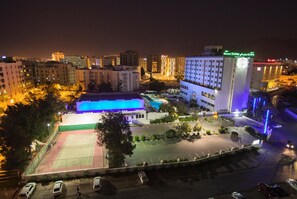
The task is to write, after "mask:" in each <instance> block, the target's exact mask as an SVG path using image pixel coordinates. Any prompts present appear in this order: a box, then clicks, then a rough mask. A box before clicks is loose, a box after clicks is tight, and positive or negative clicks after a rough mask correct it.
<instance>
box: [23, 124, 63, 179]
mask: <svg viewBox="0 0 297 199" xmlns="http://www.w3.org/2000/svg"><path fill="white" fill-rule="evenodd" d="M58 132H59V131H58V124H55V126H54V128H53V130H52V133H51V135H50V136H49V138H48V139H47V141H46V143H45V144H44V145H43V147H42V148H41V149H40V151H39V152H38V153H37V155H36V156H35V157H34V158H33V160H32V161H31V162H30V164H29V165H28V166H27V168H26V169H25V171H24V173H23V176H26V175H30V174H33V173H35V169H36V168H37V166H38V164H39V163H40V161H41V160H42V158H43V157H44V155H45V153H46V152H47V151H48V150H49V149H50V147H51V146H52V142H53V140H54V139H55V138H56V136H57V134H58Z"/></svg>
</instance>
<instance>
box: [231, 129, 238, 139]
mask: <svg viewBox="0 0 297 199" xmlns="http://www.w3.org/2000/svg"><path fill="white" fill-rule="evenodd" d="M231 136H233V137H237V138H238V137H239V134H238V132H236V131H232V132H231Z"/></svg>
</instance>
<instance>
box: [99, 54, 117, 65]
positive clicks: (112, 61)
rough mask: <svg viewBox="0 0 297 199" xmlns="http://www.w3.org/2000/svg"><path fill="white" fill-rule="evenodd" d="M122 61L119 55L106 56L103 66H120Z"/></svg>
mask: <svg viewBox="0 0 297 199" xmlns="http://www.w3.org/2000/svg"><path fill="white" fill-rule="evenodd" d="M119 65H121V59H120V56H119V55H105V56H104V58H103V66H119Z"/></svg>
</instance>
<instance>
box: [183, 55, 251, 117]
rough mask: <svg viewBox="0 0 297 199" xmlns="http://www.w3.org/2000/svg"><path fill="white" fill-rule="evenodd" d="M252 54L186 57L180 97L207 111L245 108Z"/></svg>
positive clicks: (229, 110) (231, 110)
mask: <svg viewBox="0 0 297 199" xmlns="http://www.w3.org/2000/svg"><path fill="white" fill-rule="evenodd" d="M253 57H254V53H253V52H250V53H237V52H230V51H225V52H222V53H221V55H217V54H216V55H211V54H210V55H205V56H193V57H186V61H185V78H184V80H183V81H181V82H180V92H181V97H183V98H184V99H185V100H186V101H188V102H189V101H191V100H194V101H196V102H197V104H198V105H199V106H201V107H204V108H206V109H208V110H210V111H217V112H234V111H240V110H243V109H245V108H246V107H247V101H248V96H249V88H250V81H251V74H252V66H253Z"/></svg>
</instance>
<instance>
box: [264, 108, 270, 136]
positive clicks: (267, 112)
mask: <svg viewBox="0 0 297 199" xmlns="http://www.w3.org/2000/svg"><path fill="white" fill-rule="evenodd" d="M268 117H269V110H267V111H266V117H265V124H264V134H267V132H266V131H267V124H268Z"/></svg>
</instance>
